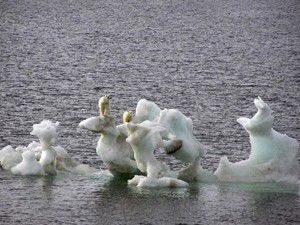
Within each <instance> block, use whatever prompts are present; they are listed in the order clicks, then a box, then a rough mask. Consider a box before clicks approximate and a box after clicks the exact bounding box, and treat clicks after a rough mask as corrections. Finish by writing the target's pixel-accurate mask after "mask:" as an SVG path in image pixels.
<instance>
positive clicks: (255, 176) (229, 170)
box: [215, 97, 299, 182]
mask: <svg viewBox="0 0 300 225" xmlns="http://www.w3.org/2000/svg"><path fill="white" fill-rule="evenodd" d="M254 104H255V106H256V108H257V110H258V111H257V113H256V114H255V115H254V116H253V117H252V118H251V119H249V118H244V117H241V118H239V119H238V120H237V122H238V123H240V124H241V125H242V126H243V127H244V129H245V130H246V131H247V132H248V133H249V136H250V144H251V153H250V156H249V159H247V160H243V161H240V162H236V163H231V162H229V161H228V159H227V157H226V156H225V157H222V158H221V160H220V164H219V166H218V169H217V170H216V172H215V175H216V176H217V177H218V179H219V180H221V181H233V182H234V181H240V182H270V181H277V182H279V181H285V182H297V181H298V178H299V164H298V160H297V154H298V149H299V144H298V142H297V140H295V139H293V138H290V137H288V136H287V135H286V134H280V133H279V132H277V131H275V130H274V129H273V128H272V125H273V120H274V118H273V116H272V115H271V109H270V107H269V106H268V105H267V104H266V103H265V102H264V101H263V100H262V99H261V98H259V97H258V98H257V99H255V100H254Z"/></svg>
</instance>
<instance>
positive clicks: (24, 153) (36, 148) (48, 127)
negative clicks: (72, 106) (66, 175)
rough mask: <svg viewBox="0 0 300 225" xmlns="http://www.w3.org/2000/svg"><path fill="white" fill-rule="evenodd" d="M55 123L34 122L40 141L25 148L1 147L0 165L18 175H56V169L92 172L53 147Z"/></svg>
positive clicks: (56, 147) (63, 150)
mask: <svg viewBox="0 0 300 225" xmlns="http://www.w3.org/2000/svg"><path fill="white" fill-rule="evenodd" d="M57 126H58V122H56V123H52V122H51V121H49V120H43V121H42V122H41V123H39V124H34V125H33V130H32V132H31V134H32V135H35V136H37V137H38V138H39V141H40V142H35V141H33V142H32V143H30V144H29V145H28V146H27V147H24V146H18V147H17V148H16V149H14V148H13V147H12V146H10V145H9V146H6V147H4V148H3V149H2V150H0V165H1V167H2V168H3V169H5V170H10V171H11V172H12V173H14V174H18V175H56V173H57V172H58V171H68V172H73V173H80V174H86V173H91V172H92V171H94V170H93V169H92V168H90V167H89V166H86V165H83V164H80V163H79V162H78V161H77V160H74V159H72V158H71V156H70V155H69V154H68V152H67V151H66V150H65V149H64V148H63V147H61V146H59V145H57V146H54V143H55V138H56V129H57Z"/></svg>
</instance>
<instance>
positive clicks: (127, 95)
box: [0, 0, 300, 225]
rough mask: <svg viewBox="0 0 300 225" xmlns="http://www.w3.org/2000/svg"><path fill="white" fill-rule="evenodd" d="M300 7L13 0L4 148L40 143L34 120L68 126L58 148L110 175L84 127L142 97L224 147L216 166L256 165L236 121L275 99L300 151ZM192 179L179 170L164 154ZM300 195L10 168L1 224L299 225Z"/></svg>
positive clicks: (287, 190)
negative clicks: (104, 98)
mask: <svg viewBox="0 0 300 225" xmlns="http://www.w3.org/2000/svg"><path fill="white" fill-rule="evenodd" d="M299 15H300V2H299V1H298V0H285V1H281V0H265V1H263V0H260V1H259V0H247V1H246V0H242V1H234V0H229V1H222V0H215V1H213V0H202V1H200V0H199V1H180V0H174V1H167V0H166V1H158V0H157V1H139V0H136V1H111V0H110V1H101V0H97V1H96V0H94V1H93V0H85V1H82V0H78V1H75V0H69V1H65V0H48V1H46V0H39V1H38V0H24V1H13V0H1V1H0V69H1V70H0V82H1V85H0V93H1V95H0V98H1V101H0V107H1V110H0V116H1V120H0V127H1V130H0V147H4V146H6V145H8V144H11V145H13V146H14V147H16V146H17V145H27V144H29V143H30V142H31V141H33V140H36V139H35V138H34V137H32V136H31V135H29V133H30V131H31V127H32V124H33V123H37V122H39V121H41V120H42V119H51V120H53V121H60V122H61V126H60V130H59V132H60V133H59V138H58V144H60V145H62V146H63V147H65V148H66V149H67V150H68V151H69V152H70V154H71V155H73V156H74V157H76V158H78V159H79V160H80V161H81V162H83V163H87V164H90V165H91V166H94V167H97V168H104V167H103V165H102V164H101V161H100V160H99V158H98V157H97V156H96V154H95V145H96V141H97V138H98V137H97V136H95V135H93V134H91V133H88V132H85V131H82V130H79V129H78V128H77V124H78V123H79V122H80V121H81V120H82V119H85V118H87V117H90V116H92V115H96V114H98V108H97V101H98V98H99V97H100V96H101V95H103V94H111V95H113V100H112V113H113V114H114V115H115V116H116V117H117V120H118V121H119V122H120V121H121V115H122V113H123V111H125V110H128V109H131V110H132V109H134V108H135V106H136V103H137V101H138V100H139V99H140V98H146V99H148V100H152V101H155V102H156V103H157V104H158V105H159V106H160V107H162V108H164V107H166V108H177V109H179V110H181V111H182V112H183V113H184V114H186V115H187V116H190V117H191V118H192V119H193V121H194V130H195V135H196V137H197V138H198V139H199V140H200V141H201V142H202V143H204V144H205V145H207V146H209V147H210V150H209V151H208V153H207V155H206V157H205V158H204V159H203V166H204V167H205V168H207V169H209V170H215V169H216V167H217V165H218V162H219V158H220V157H221V156H223V155H227V156H228V157H229V159H230V160H231V161H239V160H242V159H245V158H247V157H248V155H249V151H250V145H249V143H248V136H247V134H246V132H245V131H244V130H243V129H242V128H241V126H240V125H238V124H237V123H236V119H237V118H238V117H240V116H248V117H250V116H252V115H253V113H255V111H256V110H255V107H254V105H253V102H252V101H253V98H254V97H256V96H258V95H259V96H261V97H262V98H263V99H264V100H265V101H266V102H267V103H269V105H270V107H271V108H272V109H273V111H274V116H275V123H274V128H275V129H276V130H278V131H279V132H281V133H286V134H288V135H289V136H291V137H294V138H296V139H297V140H300V132H299V131H300V126H299V124H300V123H299V113H300V105H299V102H300V90H299V86H300V85H299V84H300V68H299V67H300V64H299V62H300V54H299V53H300V44H299V43H300V42H299V41H300V40H299V39H300V16H299ZM160 157H161V158H162V159H163V160H165V161H167V162H169V165H170V166H171V168H173V169H178V168H179V167H180V164H179V163H178V162H176V161H175V162H174V161H172V162H171V159H169V158H166V157H165V156H160ZM296 192H297V188H295V187H292V186H282V185H279V184H278V185H274V184H248V185H246V184H203V183H199V184H194V185H192V186H191V187H190V188H189V189H187V190H185V189H184V190H169V189H164V190H138V189H135V188H129V187H127V186H126V183H124V182H121V181H114V180H109V179H108V178H107V177H105V176H104V177H92V178H91V177H81V176H75V175H60V176H58V177H56V178H33V177H29V178H28V177H18V176H11V175H10V174H9V173H7V172H5V171H0V224H109V225H111V224H299V223H300V206H299V205H300V204H299V203H300V200H299V196H298V195H297V194H296Z"/></svg>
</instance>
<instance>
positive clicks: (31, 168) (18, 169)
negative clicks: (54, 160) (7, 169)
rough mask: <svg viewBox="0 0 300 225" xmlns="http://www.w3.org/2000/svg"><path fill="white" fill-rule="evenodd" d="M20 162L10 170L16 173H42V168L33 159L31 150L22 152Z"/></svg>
mask: <svg viewBox="0 0 300 225" xmlns="http://www.w3.org/2000/svg"><path fill="white" fill-rule="evenodd" d="M22 158H23V160H22V162H21V163H19V164H18V165H16V166H14V167H12V168H11V172H12V173H13V174H17V175H42V174H43V168H42V166H41V164H40V163H38V162H37V161H36V159H35V155H34V153H33V152H31V151H29V150H28V151H25V152H23V153H22Z"/></svg>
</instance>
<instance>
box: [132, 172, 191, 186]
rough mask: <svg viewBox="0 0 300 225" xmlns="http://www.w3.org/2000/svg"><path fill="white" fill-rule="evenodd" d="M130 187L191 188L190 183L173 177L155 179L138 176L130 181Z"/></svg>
mask: <svg viewBox="0 0 300 225" xmlns="http://www.w3.org/2000/svg"><path fill="white" fill-rule="evenodd" d="M128 185H130V186H137V187H146V188H164V187H168V188H185V187H188V186H189V184H188V183H186V182H184V181H182V180H179V179H176V178H172V177H161V178H153V177H145V176H138V175H135V176H134V178H132V179H131V180H129V181H128Z"/></svg>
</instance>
